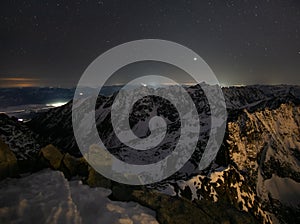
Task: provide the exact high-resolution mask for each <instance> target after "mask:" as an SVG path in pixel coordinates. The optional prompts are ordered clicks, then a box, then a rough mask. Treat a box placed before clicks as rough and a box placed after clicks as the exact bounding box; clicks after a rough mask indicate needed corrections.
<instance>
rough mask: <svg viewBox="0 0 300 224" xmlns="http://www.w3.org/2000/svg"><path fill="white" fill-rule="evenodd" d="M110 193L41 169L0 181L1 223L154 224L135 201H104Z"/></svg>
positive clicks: (153, 215) (146, 212) (153, 216)
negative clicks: (23, 175) (30, 173)
mask: <svg viewBox="0 0 300 224" xmlns="http://www.w3.org/2000/svg"><path fill="white" fill-rule="evenodd" d="M110 193H111V191H110V190H108V189H104V188H90V187H88V186H86V185H82V183H81V182H80V181H71V182H68V181H67V180H66V179H65V178H64V176H63V174H62V173H61V172H58V171H51V170H44V171H41V172H39V173H35V174H32V175H30V176H27V177H23V178H21V179H6V180H4V181H2V182H0V223H70V224H71V223H72V224H73V223H78V224H80V223H108V224H109V223H120V224H134V223H144V224H146V223H147V224H148V223H150V224H156V223H158V222H157V221H156V219H155V212H154V211H152V210H150V209H148V208H145V207H143V206H141V205H139V204H137V203H135V202H116V201H111V200H109V199H108V198H107V196H108V195H110Z"/></svg>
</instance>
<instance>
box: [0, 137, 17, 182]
mask: <svg viewBox="0 0 300 224" xmlns="http://www.w3.org/2000/svg"><path fill="white" fill-rule="evenodd" d="M17 175H18V163H17V158H16V156H15V154H14V153H13V152H12V151H11V150H10V149H9V147H8V145H6V144H5V143H4V142H3V141H2V140H1V138H0V180H2V179H4V178H6V177H16V176H17Z"/></svg>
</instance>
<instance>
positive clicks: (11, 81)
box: [0, 77, 39, 88]
mask: <svg viewBox="0 0 300 224" xmlns="http://www.w3.org/2000/svg"><path fill="white" fill-rule="evenodd" d="M34 86H39V79H36V78H23V77H4V78H0V88H14V87H34Z"/></svg>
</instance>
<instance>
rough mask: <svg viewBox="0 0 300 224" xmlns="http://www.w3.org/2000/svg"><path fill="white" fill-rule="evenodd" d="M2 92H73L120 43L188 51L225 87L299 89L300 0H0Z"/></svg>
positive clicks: (0, 85)
mask: <svg viewBox="0 0 300 224" xmlns="http://www.w3.org/2000/svg"><path fill="white" fill-rule="evenodd" d="M0 15H1V17H0V19H1V20H0V87H9V86H10V87H11V86H14V87H21V86H22V87H25V86H60V87H73V86H75V85H76V84H77V82H78V80H79V78H80V76H81V75H82V73H83V71H84V70H85V69H86V67H87V66H88V65H89V64H90V63H91V62H92V61H93V60H94V59H95V58H96V57H98V56H99V55H100V54H102V53H103V52H105V51H106V50H108V49H110V48H112V47H114V46H116V45H119V44H121V43H124V42H128V41H132V40H137V39H149V38H158V39H166V40H170V41H174V42H177V43H180V44H182V45H185V46H187V47H189V48H191V49H193V50H194V51H195V52H196V53H197V54H199V55H200V56H201V57H202V58H203V59H204V60H205V61H206V62H207V63H208V64H209V66H210V67H211V68H212V70H213V71H214V72H215V74H216V76H217V78H218V79H219V81H220V83H221V84H223V85H238V84H280V83H285V84H298V85H300V74H299V73H300V39H299V36H300V1H299V0H243V1H242V0H236V1H234V0H227V1H226V0H216V1H212V0H211V1H200V0H194V1H191V0H184V1H183V0H169V1H162V0H132V1H129V0H128V1H126V0H102V1H92V0H82V1H79V0H75V1H54V0H53V1H50V0H46V1H43V0H35V1H16V0H4V1H1V3H0Z"/></svg>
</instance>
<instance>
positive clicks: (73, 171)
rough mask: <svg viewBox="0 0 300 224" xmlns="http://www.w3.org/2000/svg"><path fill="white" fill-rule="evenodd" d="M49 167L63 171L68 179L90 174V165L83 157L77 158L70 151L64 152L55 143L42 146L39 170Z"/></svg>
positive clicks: (38, 162) (37, 166) (38, 163)
mask: <svg viewBox="0 0 300 224" xmlns="http://www.w3.org/2000/svg"><path fill="white" fill-rule="evenodd" d="M48 167H49V168H51V169H53V170H60V171H62V172H63V173H64V175H65V177H66V178H68V179H70V178H72V177H74V176H87V175H88V165H87V163H86V162H85V160H84V159H83V158H75V157H73V156H71V155H70V154H68V153H66V154H63V153H61V152H60V151H59V150H58V149H57V148H56V147H55V146H53V145H47V146H46V147H44V148H42V149H41V151H40V153H39V156H38V159H37V164H36V169H37V170H39V169H42V168H48Z"/></svg>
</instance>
